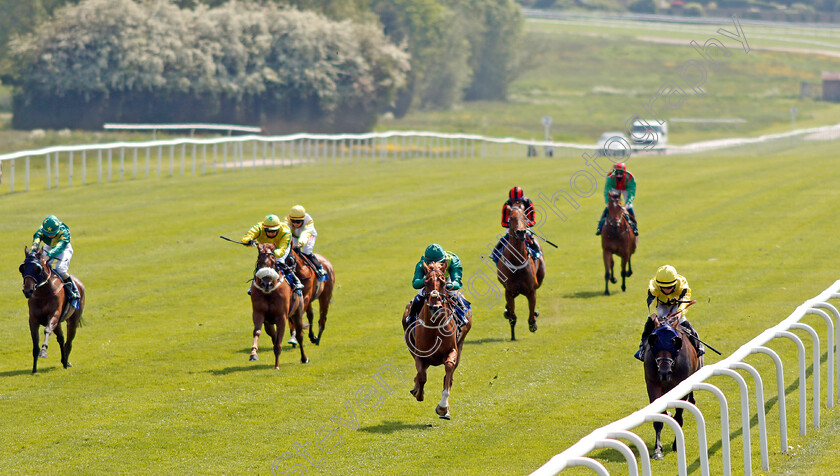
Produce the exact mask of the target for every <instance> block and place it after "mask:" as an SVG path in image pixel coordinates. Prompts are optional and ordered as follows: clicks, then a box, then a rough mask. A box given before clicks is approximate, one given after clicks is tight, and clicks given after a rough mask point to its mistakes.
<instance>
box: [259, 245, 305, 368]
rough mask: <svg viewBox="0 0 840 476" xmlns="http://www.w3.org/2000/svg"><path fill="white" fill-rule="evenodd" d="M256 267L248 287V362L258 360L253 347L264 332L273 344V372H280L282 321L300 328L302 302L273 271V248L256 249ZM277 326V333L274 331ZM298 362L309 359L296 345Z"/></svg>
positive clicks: (275, 271)
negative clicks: (250, 321)
mask: <svg viewBox="0 0 840 476" xmlns="http://www.w3.org/2000/svg"><path fill="white" fill-rule="evenodd" d="M257 249H258V254H257V264H256V267H255V269H254V282H253V284H251V307H252V309H253V313H252V317H253V319H254V345H253V346H252V347H251V357H250V360H259V357H257V347H258V345H259V340H260V328H261V327H263V325H265V331H266V332H267V333H268V335H269V336H270V337H271V342H272V344H274V369H275V370H279V369H280V350H281V349H280V341H281V340H282V338H283V333H284V332H285V330H286V319H287V318H288V319H289V321H290V322H294V324H295V325H296V326H297V328H298V329H301V328H302V320H303V319H302V318H303V300H302V299H300V298H299V297H295V295H294V293H293V292H292V288H291V286H289V283H288V281H286V278H285V277H284V276H283V275H282V274H280V273H278V272H277V269H276V268H275V262H276V261H275V257H274V244H272V243H266V244H259V245H257ZM274 326H277V327H278V329H275V328H274ZM300 362H301V363H303V364H306V363H308V362H309V359H308V358H306V354H305V353H304V352H303V342H301V343H300Z"/></svg>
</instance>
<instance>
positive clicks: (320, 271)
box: [303, 253, 329, 281]
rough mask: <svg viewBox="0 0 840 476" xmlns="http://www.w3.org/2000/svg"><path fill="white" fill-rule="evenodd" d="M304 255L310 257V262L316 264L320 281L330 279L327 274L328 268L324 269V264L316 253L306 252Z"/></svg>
mask: <svg viewBox="0 0 840 476" xmlns="http://www.w3.org/2000/svg"><path fill="white" fill-rule="evenodd" d="M303 256H304V257H305V258H306V259H308V260H309V262H310V263H312V264H313V265H315V271H316V272H317V273H318V281H326V280H327V279H329V276H327V270H326V269H324V265H322V264H321V261H320V260H319V259H318V257H317V256H315V253H309V254H304V255H303Z"/></svg>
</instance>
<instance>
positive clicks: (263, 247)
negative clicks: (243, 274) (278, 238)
mask: <svg viewBox="0 0 840 476" xmlns="http://www.w3.org/2000/svg"><path fill="white" fill-rule="evenodd" d="M275 249H276V247H275V246H274V243H265V244H262V243H260V244H258V245H257V253H258V254H257V269H260V268H274V264H275V263H276V262H277V258H275V257H274V250H275Z"/></svg>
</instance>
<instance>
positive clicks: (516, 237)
mask: <svg viewBox="0 0 840 476" xmlns="http://www.w3.org/2000/svg"><path fill="white" fill-rule="evenodd" d="M508 224H509V226H508V235H507V243H505V245H504V246H503V247H502V250H503V251H502V253H501V256H500V257H499V261H497V262H496V277H497V278H498V279H499V282H500V283H502V284H503V285H504V287H505V300H506V301H507V302H506V304H505V312H504V316H505V318H507V320H508V321H509V322H510V340H516V329H515V328H516V310H515V304H516V302H515V299H516V296H519V295H520V294H522V295H524V296H525V297H527V298H528V329H529V330H530V331H531V332H536V331H537V317H538V316H539V315H540V313H539V312H536V311H535V310H534V308H535V307H536V305H537V289H538V288H539V287H540V285H542V281H543V278H544V277H545V259H544V258H543V257H542V256H541V257H540V259H539V260H537V261H536V262H535V261H534V259H533V258H531V255H530V253H529V251H528V245H527V243H526V239H527V236H526V235H527V232H528V225H527V220H526V218H525V209H524V208H523V205H522V204H521V203H514V204H513V205H511V208H510V218H509V220H508Z"/></svg>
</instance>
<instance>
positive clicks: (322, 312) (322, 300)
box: [315, 289, 332, 345]
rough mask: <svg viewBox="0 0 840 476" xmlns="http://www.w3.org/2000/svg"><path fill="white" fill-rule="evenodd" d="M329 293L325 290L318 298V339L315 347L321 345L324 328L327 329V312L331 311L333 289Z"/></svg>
mask: <svg viewBox="0 0 840 476" xmlns="http://www.w3.org/2000/svg"><path fill="white" fill-rule="evenodd" d="M329 291H330V292H329V293H327V290H326V289H325V290H324V291H323V292H322V293H321V296H319V297H318V315H319V316H318V337H317V338H316V339H315V345H318V344H320V343H321V334H323V333H324V328H325V327H327V312H329V310H330V299H332V289H330V290H329Z"/></svg>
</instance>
